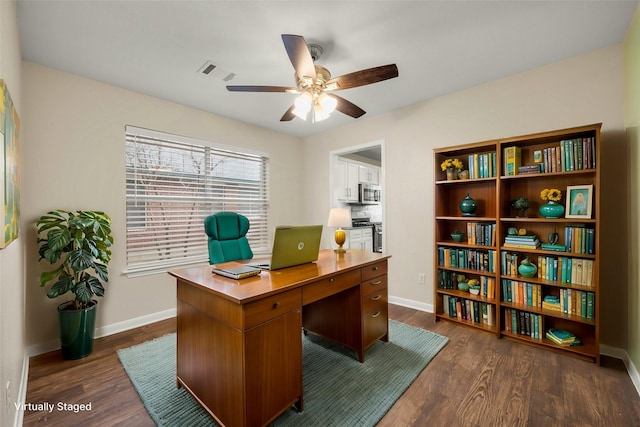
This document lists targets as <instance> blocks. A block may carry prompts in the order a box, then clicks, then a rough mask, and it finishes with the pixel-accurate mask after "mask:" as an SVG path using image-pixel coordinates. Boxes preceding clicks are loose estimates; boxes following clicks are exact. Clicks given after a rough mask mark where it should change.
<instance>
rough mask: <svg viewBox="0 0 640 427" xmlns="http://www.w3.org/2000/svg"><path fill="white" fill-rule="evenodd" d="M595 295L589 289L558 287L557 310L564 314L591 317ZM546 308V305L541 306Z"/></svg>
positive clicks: (593, 310)
mask: <svg viewBox="0 0 640 427" xmlns="http://www.w3.org/2000/svg"><path fill="white" fill-rule="evenodd" d="M595 300H596V295H595V293H593V292H589V291H579V290H577V289H560V295H559V296H558V307H559V311H560V312H562V313H564V314H571V315H574V316H579V317H584V318H585V319H593V316H594V313H595V309H596V307H595V305H596V303H595ZM543 308H547V309H548V307H543Z"/></svg>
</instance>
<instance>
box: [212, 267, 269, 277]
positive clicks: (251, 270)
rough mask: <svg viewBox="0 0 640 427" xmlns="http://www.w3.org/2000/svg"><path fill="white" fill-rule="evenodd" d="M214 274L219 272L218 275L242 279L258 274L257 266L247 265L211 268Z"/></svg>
mask: <svg viewBox="0 0 640 427" xmlns="http://www.w3.org/2000/svg"><path fill="white" fill-rule="evenodd" d="M211 271H213V272H214V273H215V274H219V275H220V276H224V277H229V278H231V279H244V278H247V277H252V276H256V275H258V274H260V271H262V270H260V269H259V268H256V267H250V266H247V265H242V266H240V267H231V268H213V270H211Z"/></svg>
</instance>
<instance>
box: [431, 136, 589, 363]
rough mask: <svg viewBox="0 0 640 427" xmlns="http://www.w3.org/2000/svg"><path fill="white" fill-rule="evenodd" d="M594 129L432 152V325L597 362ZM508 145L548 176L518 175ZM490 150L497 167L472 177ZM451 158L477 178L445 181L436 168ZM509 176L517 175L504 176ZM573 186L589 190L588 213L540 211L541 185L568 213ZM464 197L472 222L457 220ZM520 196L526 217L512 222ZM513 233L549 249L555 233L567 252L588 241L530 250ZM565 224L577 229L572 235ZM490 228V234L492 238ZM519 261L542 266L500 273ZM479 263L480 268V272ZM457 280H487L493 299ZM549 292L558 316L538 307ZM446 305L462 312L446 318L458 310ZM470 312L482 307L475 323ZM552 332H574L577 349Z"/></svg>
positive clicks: (467, 218)
mask: <svg viewBox="0 0 640 427" xmlns="http://www.w3.org/2000/svg"><path fill="white" fill-rule="evenodd" d="M600 127H601V124H593V125H587V126H580V127H575V128H570V129H562V130H555V131H550V132H542V133H536V134H530V135H522V136H517V137H511V138H504V139H499V140H493V141H484V142H478V143H474V144H466V145H461V146H455V147H447V148H439V149H436V150H434V158H435V200H434V214H435V243H434V249H435V250H434V261H435V265H436V269H435V277H434V279H435V286H434V307H435V314H436V316H435V318H436V321H439V320H446V321H451V322H457V323H460V324H463V325H467V326H470V327H474V328H476V329H479V330H482V331H486V332H489V333H492V334H494V335H496V337H499V338H505V339H509V340H513V341H517V342H520V343H523V344H526V345H531V346H535V347H539V348H543V349H547V350H550V351H555V352H560V353H563V354H567V355H569V356H573V357H577V358H580V359H584V360H588V361H591V362H595V363H597V364H599V363H600V347H599V342H600V280H599V278H600V262H599V253H600V248H599V245H600V165H599V159H600ZM565 141H572V143H571V145H570V144H569V143H568V142H565ZM574 144H575V147H574V146H573V145H574ZM578 145H579V146H580V147H581V148H580V149H578V148H577V146H578ZM510 147H516V148H517V150H518V154H519V156H520V166H528V165H534V164H536V162H535V160H537V159H540V158H541V159H542V163H543V166H542V168H543V169H544V171H541V172H537V173H525V172H524V171H522V172H520V173H519V172H518V165H517V164H516V165H512V166H510V167H507V165H506V164H505V163H506V153H507V150H506V149H507V148H510ZM569 150H571V157H568V156H569ZM512 152H513V150H512ZM486 153H489V157H490V156H491V153H495V154H493V156H494V157H493V161H491V160H490V161H489V165H488V166H489V167H488V168H487V166H486V163H485V167H484V170H483V171H481V172H482V173H477V172H478V167H477V163H476V159H477V158H479V157H481V155H485V156H484V157H485V162H486V157H487V156H486ZM572 157H574V158H573V159H572ZM453 158H457V159H459V160H461V161H462V162H463V164H464V166H465V169H471V168H474V169H475V172H476V173H475V174H474V173H472V174H471V176H472V177H471V178H470V179H466V180H452V181H448V180H446V174H445V172H443V171H442V170H441V167H440V164H441V163H442V162H443V161H444V160H445V159H453ZM534 158H535V160H534ZM579 159H580V162H578V160H579ZM570 160H572V161H571V162H570ZM470 164H471V166H470ZM534 167H536V166H533V167H531V168H534ZM508 170H509V171H516V172H515V173H516V174H515V175H507V173H508V172H507V171H508ZM574 186H593V187H592V201H591V215H590V217H583V216H582V217H571V216H570V215H568V212H567V210H566V209H565V213H564V214H563V215H562V217H560V218H556V219H549V218H545V217H543V216H542V215H541V214H540V213H539V211H538V209H539V207H540V206H541V205H542V204H544V203H545V202H544V201H543V200H541V198H540V192H541V191H542V190H543V189H545V188H547V189H550V188H555V189H559V190H560V191H562V200H561V202H560V203H561V204H562V205H563V206H565V207H566V200H567V197H568V195H567V188H568V187H574ZM467 194H469V195H470V196H471V197H472V198H473V199H474V200H475V201H476V203H477V206H478V208H477V211H476V212H475V215H474V216H463V214H462V212H461V210H460V207H459V203H460V201H461V200H462V199H464V198H465V196H466V195H467ZM519 196H523V197H526V198H527V199H528V200H529V204H530V206H529V209H528V210H527V212H526V217H518V216H517V215H518V212H517V211H516V210H515V209H513V208H512V207H511V201H512V200H513V199H515V198H516V197H519ZM568 216H570V217H568ZM470 224H471V225H470ZM513 228H515V229H517V230H519V229H525V230H526V234H527V235H532V234H533V235H535V236H537V238H538V239H539V241H540V242H541V243H548V239H549V238H550V237H551V233H557V235H558V241H557V242H556V244H557V245H561V246H562V245H565V246H568V244H569V243H570V242H569V240H571V239H573V240H574V242H575V241H578V239H582V240H581V241H582V242H589V243H591V251H589V252H590V253H579V252H575V251H571V250H570V249H566V250H565V251H561V250H557V248H556V250H545V249H542V246H541V245H538V246H537V247H536V248H535V249H526V248H513V247H505V246H504V243H505V238H506V237H507V234H508V232H509V229H513ZM567 228H570V229H572V230H573V231H572V232H568V231H566V229H567ZM454 230H460V231H463V232H464V233H465V234H466V237H465V239H463V241H462V242H454V241H453V239H452V238H451V233H452V232H453V231H454ZM474 230H477V232H478V233H480V235H481V236H482V234H483V233H484V239H483V241H482V242H478V241H476V240H474V239H472V238H470V234H473V232H474ZM487 230H491V232H490V233H491V236H490V238H489V237H487ZM587 230H589V231H587ZM585 235H588V237H584V236H585ZM585 246H587V244H586V243H583V247H582V249H578V250H584V251H585V252H587V250H586V248H585ZM485 252H488V253H489V254H490V255H489V257H491V256H492V257H493V258H492V260H491V262H490V263H487V257H486V256H484V255H482V256H478V254H484V253H485ZM445 254H446V256H445ZM452 254H453V255H452ZM491 254H492V255H491ZM525 257H528V258H529V259H530V260H531V261H532V262H533V263H534V264H536V266H537V267H538V273H537V275H536V276H535V277H533V278H525V277H523V276H520V275H519V274H518V273H517V272H516V271H513V270H511V271H507V270H506V268H507V266H508V265H510V264H509V261H511V262H512V263H513V264H514V266H515V269H517V266H518V265H519V263H520V261H521V260H522V259H524V258H525ZM454 258H455V259H454ZM465 262H466V263H467V264H465ZM479 262H484V263H485V264H486V265H482V266H480V265H479V264H478V263H479ZM583 267H584V274H583V273H582V271H583V270H582V268H583ZM578 271H579V272H580V275H579V277H580V278H579V279H578V273H577V272H578ZM587 272H588V274H587ZM461 275H464V278H465V280H469V279H476V280H480V281H484V282H487V281H493V283H494V289H493V295H483V293H482V292H481V294H480V295H477V296H476V295H471V294H470V293H469V292H465V291H462V290H459V289H458V288H457V278H458V277H459V276H461ZM514 282H515V284H514ZM522 289H524V290H522ZM534 290H535V291H534ZM483 291H484V289H483ZM514 292H515V294H516V295H515V296H514ZM521 292H522V294H521ZM527 292H528V293H527ZM521 295H522V297H520V296H521ZM549 296H555V297H558V299H560V300H561V302H562V305H561V310H560V311H558V310H557V309H547V308H543V306H542V301H543V300H544V297H549ZM516 297H518V298H520V299H516ZM527 298H528V299H527ZM452 299H453V301H454V302H455V303H458V302H459V303H460V304H459V305H458V307H459V309H460V310H461V311H462V313H461V314H459V311H458V310H454V312H452V308H453V307H455V306H456V304H455V303H454V304H453V306H452V305H451V300H452ZM474 306H475V307H479V308H480V311H481V313H480V316H479V317H478V315H477V314H476V315H475V317H474V311H475V310H474ZM467 309H468V310H470V313H469V312H468V311H467ZM512 313H515V314H512ZM513 316H515V317H516V320H514V317H513ZM525 324H526V325H525ZM514 328H515V329H514ZM550 328H557V329H564V330H566V331H569V332H571V333H573V334H574V335H575V336H576V337H577V338H578V339H579V340H580V341H581V345H577V346H566V345H563V346H560V345H557V344H554V343H553V342H552V341H550V340H548V339H547V338H546V337H545V335H546V332H547V331H548V330H549V329H550Z"/></svg>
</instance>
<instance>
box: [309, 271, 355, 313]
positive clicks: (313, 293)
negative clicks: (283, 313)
mask: <svg viewBox="0 0 640 427" xmlns="http://www.w3.org/2000/svg"><path fill="white" fill-rule="evenodd" d="M359 283H360V270H353V271H348V272H346V273H342V274H338V275H336V276H333V277H330V278H328V279H322V280H320V281H318V282H316V283H312V284H310V285H307V286H305V287H304V289H303V291H302V305H307V304H311V303H312V302H315V301H318V300H321V299H323V298H325V297H328V296H330V295H334V294H337V293H338V292H342V291H344V290H345V289H349V288H351V287H353V286H357V285H358V284H359Z"/></svg>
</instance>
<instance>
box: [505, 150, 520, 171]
mask: <svg viewBox="0 0 640 427" xmlns="http://www.w3.org/2000/svg"><path fill="white" fill-rule="evenodd" d="M520 162H521V148H520V147H515V146H514V147H505V149H504V170H505V175H507V176H512V175H517V174H518V168H519V167H520Z"/></svg>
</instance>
